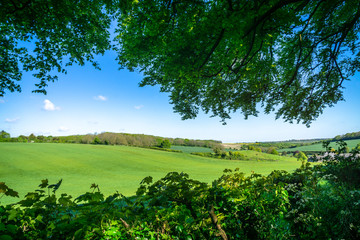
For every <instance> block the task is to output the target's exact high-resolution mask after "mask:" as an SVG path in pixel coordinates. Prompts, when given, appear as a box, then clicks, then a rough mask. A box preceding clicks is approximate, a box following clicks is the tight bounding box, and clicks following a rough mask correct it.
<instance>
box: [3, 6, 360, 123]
mask: <svg viewBox="0 0 360 240" xmlns="http://www.w3.org/2000/svg"><path fill="white" fill-rule="evenodd" d="M0 16H1V18H0V43H1V46H4V47H2V48H0V59H1V60H0V78H1V79H0V96H3V95H4V93H5V90H9V91H20V85H19V84H18V83H17V82H18V81H19V80H20V79H21V72H22V70H23V71H35V73H34V76H35V77H37V78H39V79H40V83H38V84H36V86H37V89H36V90H35V92H45V87H46V85H47V83H48V82H51V81H54V80H55V79H56V76H52V75H50V74H49V73H50V71H51V70H53V69H55V70H58V71H59V72H66V70H65V67H66V66H67V65H71V64H73V63H78V64H80V65H83V64H84V63H85V61H90V62H92V63H93V64H94V66H96V67H97V64H96V62H94V61H93V57H94V54H102V53H104V51H105V50H107V49H109V48H110V43H109V42H110V40H109V36H110V34H109V32H108V28H109V26H110V22H111V19H112V18H113V17H114V18H115V17H116V20H117V24H118V25H117V29H116V32H117V34H118V35H117V36H116V38H115V41H116V42H117V46H116V49H117V52H118V62H119V64H120V65H121V67H123V68H127V69H129V70H131V71H134V70H137V71H140V72H142V74H143V75H144V79H143V80H142V82H141V83H140V86H145V85H152V86H153V85H160V86H161V91H162V92H169V93H170V100H171V101H170V102H171V103H172V104H174V111H175V112H178V113H179V114H180V115H181V116H182V118H183V119H190V118H195V117H196V116H197V114H198V112H199V111H200V109H202V110H203V111H205V112H206V113H212V115H213V116H219V117H220V118H221V119H222V121H224V122H225V120H226V119H228V118H230V116H231V114H234V112H236V111H238V112H240V113H242V114H243V115H244V116H245V118H248V116H251V115H254V116H257V114H258V112H259V107H261V108H263V110H264V112H265V113H270V112H275V113H276V118H280V117H282V118H283V119H284V120H285V121H289V122H293V121H296V122H298V123H299V122H302V123H304V124H306V125H307V126H309V125H310V123H311V122H312V121H313V120H315V119H316V118H317V117H318V116H319V115H320V114H321V113H322V111H323V109H325V108H326V107H331V106H333V105H334V104H335V103H337V102H338V101H341V100H343V93H342V86H343V83H344V81H345V80H348V79H349V78H350V77H351V76H353V75H354V73H355V72H357V71H359V68H360V52H359V51H360V50H359V49H360V41H359V29H360V2H359V1H357V0H347V1H345V0H332V1H325V0H316V1H315V0H268V1H263V0H258V1H247V0H236V1H235V0H217V1H214V0H197V1H190V0H184V1H179V0H166V1H165V0H153V1H144V0H140V1H130V0H124V1H120V2H117V1H113V0H102V1H90V0H79V1H78V2H77V4H73V2H71V1H70V2H69V1H65V0H56V1H55V0H39V1H33V0H27V1H24V2H23V3H16V1H9V0H8V1H2V2H1V3H0ZM31 39H34V40H33V42H32V43H34V46H35V48H34V50H33V51H30V50H29V49H27V48H22V47H19V46H18V44H19V42H20V41H25V42H29V41H31ZM66 59H68V61H67V62H66V61H65V60H66ZM20 66H22V70H21V69H20ZM64 66H65V67H64Z"/></svg>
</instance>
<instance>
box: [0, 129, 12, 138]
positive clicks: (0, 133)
mask: <svg viewBox="0 0 360 240" xmlns="http://www.w3.org/2000/svg"><path fill="white" fill-rule="evenodd" d="M0 138H10V133H7V132H5V131H4V130H1V132H0Z"/></svg>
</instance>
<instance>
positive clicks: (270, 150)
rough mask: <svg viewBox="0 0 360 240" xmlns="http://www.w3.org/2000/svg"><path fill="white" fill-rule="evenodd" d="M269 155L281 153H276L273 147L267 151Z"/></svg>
mask: <svg viewBox="0 0 360 240" xmlns="http://www.w3.org/2000/svg"><path fill="white" fill-rule="evenodd" d="M267 153H269V154H274V155H279V152H278V151H276V149H275V148H273V147H271V148H269V149H268V150H267Z"/></svg>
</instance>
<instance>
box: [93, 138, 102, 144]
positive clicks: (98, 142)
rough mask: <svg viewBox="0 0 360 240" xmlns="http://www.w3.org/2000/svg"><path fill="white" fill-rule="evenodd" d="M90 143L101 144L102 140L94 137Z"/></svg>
mask: <svg viewBox="0 0 360 240" xmlns="http://www.w3.org/2000/svg"><path fill="white" fill-rule="evenodd" d="M92 143H93V144H101V143H102V142H101V140H100V139H99V138H98V137H95V138H94V140H93V142H92Z"/></svg>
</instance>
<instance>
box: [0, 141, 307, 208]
mask: <svg viewBox="0 0 360 240" xmlns="http://www.w3.org/2000/svg"><path fill="white" fill-rule="evenodd" d="M0 153H1V154H0V166H1V167H0V182H5V183H6V184H7V185H8V186H9V187H11V188H13V189H14V190H16V191H18V192H19V193H20V195H21V197H23V196H24V194H25V193H27V192H29V191H34V190H35V189H37V186H38V185H39V184H40V181H41V180H42V179H45V178H47V179H49V182H50V183H55V182H57V181H58V180H60V179H63V183H62V186H61V187H60V190H59V192H66V193H68V194H71V195H72V196H75V197H76V196H78V195H80V194H83V193H85V192H86V191H89V190H90V189H89V187H90V185H91V184H92V183H96V184H99V186H100V190H101V191H102V192H104V193H105V194H106V195H108V194H112V193H114V192H116V191H119V192H120V193H122V194H124V195H133V194H134V193H135V191H136V189H137V188H138V186H139V183H140V181H141V180H142V179H143V178H144V177H147V176H152V177H154V179H159V178H161V177H163V176H165V174H166V173H168V172H172V171H177V172H186V173H188V174H189V175H190V177H191V178H193V179H197V180H200V181H204V182H207V183H211V182H212V181H213V180H215V179H216V178H218V177H220V176H221V174H222V172H223V170H224V169H225V168H229V169H235V168H240V170H241V171H242V172H245V173H251V172H252V171H254V172H256V173H261V174H268V173H270V172H271V171H272V170H275V169H277V170H287V171H292V170H294V169H296V168H297V167H299V166H300V163H299V162H298V161H297V160H296V159H295V158H287V157H280V156H274V155H270V154H262V153H257V152H253V151H244V152H243V153H245V154H246V155H249V156H251V157H253V159H254V160H253V161H237V160H233V161H230V160H221V159H213V158H205V157H199V156H194V155H190V154H188V153H172V152H163V151H158V150H151V149H144V148H136V147H127V146H105V145H82V144H55V143H0ZM260 155H261V156H263V155H267V156H268V157H269V158H270V160H271V161H257V160H256V159H257V157H259V156H260ZM6 201H8V200H6V198H5V199H4V198H3V199H2V200H1V202H2V203H4V202H6Z"/></svg>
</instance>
